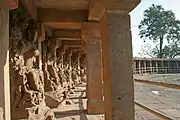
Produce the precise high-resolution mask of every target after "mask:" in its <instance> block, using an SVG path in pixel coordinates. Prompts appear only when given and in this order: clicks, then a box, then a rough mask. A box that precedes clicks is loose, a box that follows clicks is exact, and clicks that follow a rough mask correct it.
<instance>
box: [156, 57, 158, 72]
mask: <svg viewBox="0 0 180 120" xmlns="http://www.w3.org/2000/svg"><path fill="white" fill-rule="evenodd" d="M158 72H159V70H158V61H157V60H156V73H157V74H158Z"/></svg>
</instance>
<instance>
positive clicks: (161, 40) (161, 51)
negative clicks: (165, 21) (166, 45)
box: [159, 37, 163, 58]
mask: <svg viewBox="0 0 180 120" xmlns="http://www.w3.org/2000/svg"><path fill="white" fill-rule="evenodd" d="M162 47H163V37H160V46H159V48H160V52H159V58H162V57H163V50H162Z"/></svg>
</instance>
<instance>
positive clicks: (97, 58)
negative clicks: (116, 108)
mask: <svg viewBox="0 0 180 120" xmlns="http://www.w3.org/2000/svg"><path fill="white" fill-rule="evenodd" d="M85 51H86V52H87V53H86V59H87V75H88V81H87V87H88V88H87V90H88V91H87V94H88V101H87V111H88V114H100V113H104V107H103V93H102V92H103V86H102V76H101V74H102V73H101V72H102V60H101V41H100V40H88V41H87V44H86V46H85Z"/></svg>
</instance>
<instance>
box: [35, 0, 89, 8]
mask: <svg viewBox="0 0 180 120" xmlns="http://www.w3.org/2000/svg"><path fill="white" fill-rule="evenodd" d="M35 3H36V5H38V6H39V7H42V8H57V9H59V10H84V9H88V0H35Z"/></svg>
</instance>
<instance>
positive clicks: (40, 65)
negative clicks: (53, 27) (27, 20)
mask: <svg viewBox="0 0 180 120" xmlns="http://www.w3.org/2000/svg"><path fill="white" fill-rule="evenodd" d="M38 50H39V52H40V55H39V57H38V59H39V61H38V62H39V69H40V70H42V44H41V40H38Z"/></svg>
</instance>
